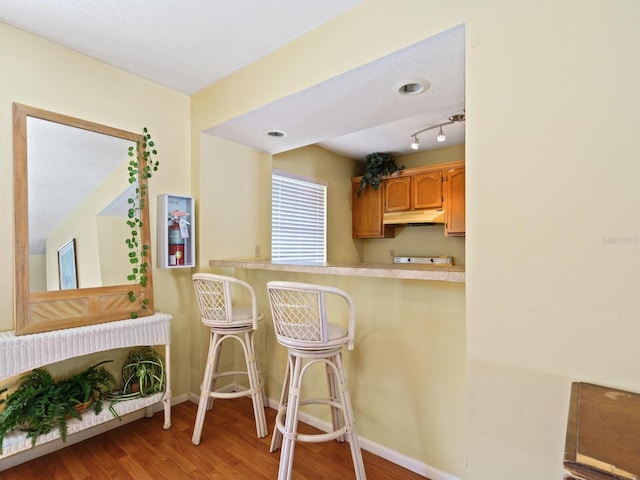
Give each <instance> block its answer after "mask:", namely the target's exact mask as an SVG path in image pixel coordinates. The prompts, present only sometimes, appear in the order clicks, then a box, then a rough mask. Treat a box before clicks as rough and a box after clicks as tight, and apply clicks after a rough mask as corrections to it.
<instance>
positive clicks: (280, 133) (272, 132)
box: [264, 130, 287, 138]
mask: <svg viewBox="0 0 640 480" xmlns="http://www.w3.org/2000/svg"><path fill="white" fill-rule="evenodd" d="M264 133H265V134H266V135H269V136H270V137H274V138H281V137H286V136H287V132H285V131H284V130H267V131H265V132H264Z"/></svg>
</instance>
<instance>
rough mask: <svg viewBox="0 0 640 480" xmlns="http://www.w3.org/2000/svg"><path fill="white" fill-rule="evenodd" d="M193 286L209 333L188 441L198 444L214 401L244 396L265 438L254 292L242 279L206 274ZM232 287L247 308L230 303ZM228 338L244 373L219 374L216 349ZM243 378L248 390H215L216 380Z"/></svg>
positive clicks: (198, 276)
mask: <svg viewBox="0 0 640 480" xmlns="http://www.w3.org/2000/svg"><path fill="white" fill-rule="evenodd" d="M193 286H194V288H195V291H196V297H197V300H198V306H199V308H200V318H201V321H202V323H203V324H204V325H205V326H207V327H209V330H210V342H209V353H208V355H207V363H206V367H205V372H204V378H203V380H202V385H201V387H200V401H199V403H198V412H197V414H196V423H195V427H194V429H193V437H192V439H191V441H192V442H193V443H194V444H195V445H198V444H200V437H201V435H202V427H203V425H204V418H205V414H206V412H207V410H211V408H213V400H214V399H216V398H239V397H243V396H245V395H251V399H252V400H253V413H254V416H255V420H256V431H257V434H258V438H262V437H265V436H267V421H266V417H265V413H264V403H265V395H264V390H263V386H262V378H261V375H260V369H259V367H258V363H257V360H256V354H255V348H254V333H255V331H256V330H257V329H258V323H259V322H260V321H261V320H262V314H261V313H259V312H258V310H257V305H256V294H255V291H254V290H253V288H252V287H251V285H249V284H248V283H246V282H243V281H242V280H239V279H236V278H233V277H226V276H222V275H213V274H209V273H197V274H194V275H193ZM233 286H235V287H236V288H237V289H238V291H239V292H242V291H244V292H246V293H248V295H249V296H250V297H251V302H250V304H249V305H248V306H236V305H234V304H233V303H232V301H231V298H232V287H233ZM229 339H234V340H236V341H237V342H239V344H240V345H241V346H242V349H243V351H244V358H245V361H246V370H238V371H221V369H220V366H219V358H220V349H221V346H222V343H223V342H224V341H225V340H229ZM244 375H246V376H247V377H248V380H249V388H240V389H239V390H237V391H223V389H222V388H220V387H218V389H216V380H218V379H220V378H222V377H234V376H244Z"/></svg>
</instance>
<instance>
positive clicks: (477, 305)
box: [192, 0, 640, 480]
mask: <svg viewBox="0 0 640 480" xmlns="http://www.w3.org/2000/svg"><path fill="white" fill-rule="evenodd" d="M388 7H389V4H388V2H385V1H383V0H370V1H367V2H364V3H363V4H362V5H359V6H357V7H355V8H353V9H352V10H350V11H349V12H347V13H346V14H344V15H342V16H341V17H339V18H337V19H336V20H334V21H332V22H331V23H330V24H328V25H325V26H322V27H320V28H318V29H317V30H316V31H314V32H312V33H310V34H308V35H306V36H304V37H302V38H300V39H299V40H297V41H295V42H293V43H292V44H290V45H287V46H285V47H284V48H282V49H280V50H279V51H277V52H275V53H274V54H272V55H270V56H268V57H266V58H264V59H262V60H260V61H259V62H256V63H255V64H253V65H251V66H249V67H248V68H246V69H244V70H243V71H240V72H238V73H236V74H234V75H231V76H230V77H228V78H227V79H225V80H224V81H222V82H220V83H219V84H217V85H214V86H212V87H211V88H209V89H206V90H205V91H203V92H201V93H200V94H198V95H196V96H194V97H193V103H192V105H193V110H192V115H193V116H192V121H193V129H194V132H199V131H201V130H202V129H204V128H207V127H210V126H212V125H214V124H216V123H218V122H220V121H223V120H226V119H228V118H231V117H234V116H236V115H239V114H242V113H244V112H246V111H249V110H252V109H254V108H257V107H259V106H262V105H265V104H267V103H269V102H271V101H273V100H276V99H278V98H281V97H283V96H286V95H289V94H291V93H294V92H296V91H298V90H300V89H303V88H306V87H309V86H312V85H314V84H316V83H319V82H322V81H324V80H326V79H328V78H331V77H333V76H335V75H337V74H340V73H342V72H344V71H347V70H350V69H352V68H355V67H357V66H359V65H361V64H364V63H366V62H369V61H372V60H375V59H376V58H379V57H381V56H384V55H385V54H388V53H390V52H393V51H395V50H398V49H400V48H403V47H405V46H408V45H410V44H413V43H415V42H417V41H419V40H422V39H424V38H426V37H429V36H431V35H434V34H436V33H438V32H440V31H442V30H445V29H446V28H449V27H451V26H454V25H457V24H460V23H464V24H465V26H466V37H467V39H466V77H467V80H466V86H467V88H466V98H467V101H466V109H467V124H466V130H467V141H466V163H467V204H468V209H467V238H466V267H467V283H466V312H467V315H466V323H467V329H466V346H467V353H466V355H467V357H466V358H467V362H466V370H467V387H466V388H467V407H466V415H467V416H468V420H467V422H468V423H467V428H466V432H467V437H468V444H467V446H466V451H467V458H466V462H467V463H468V467H467V469H466V472H465V473H464V474H463V475H462V476H464V478H470V479H474V480H483V479H487V480H488V479H491V480H495V479H502V478H511V477H512V476H513V475H514V474H516V473H517V474H518V475H519V477H521V478H524V479H532V480H534V479H535V480H538V479H540V478H560V476H561V475H562V466H561V465H562V455H563V448H564V432H565V424H566V413H567V406H568V395H569V389H570V383H571V381H573V380H586V381H592V382H597V383H603V384H608V385H612V386H617V387H622V388H628V389H632V390H636V391H639V390H640V382H639V381H638V378H639V376H638V372H637V366H636V364H637V362H636V361H635V357H634V353H633V352H634V351H635V343H634V342H635V338H636V337H637V336H638V334H640V327H639V325H640V324H639V323H638V322H637V321H636V320H637V319H636V317H637V314H638V310H639V305H638V300H637V298H638V296H637V295H636V294H635V290H636V289H637V284H638V281H637V275H636V272H638V271H640V268H639V267H640V265H638V263H639V262H640V255H638V254H637V251H638V245H640V241H638V235H639V233H638V232H639V230H640V217H638V215H632V214H629V212H630V211H631V212H632V211H633V207H635V206H638V205H639V204H640V199H639V195H640V194H639V193H638V192H639V191H640V190H638V188H637V181H636V179H637V177H638V173H640V172H639V171H638V170H639V169H640V167H638V164H637V162H635V158H636V157H637V155H636V152H635V150H636V148H635V143H634V142H633V141H632V139H633V138H634V133H635V132H634V128H635V124H636V122H635V111H637V109H638V106H639V105H638V104H639V103H640V100H639V96H638V94H637V88H636V87H635V83H636V79H637V77H638V74H640V65H639V64H638V60H637V59H638V56H637V55H636V54H635V46H636V45H638V44H640V31H639V30H638V29H637V28H636V26H637V23H638V20H639V19H640V4H638V3H637V2H636V1H635V0H614V1H612V2H605V1H595V2H588V3H585V2H582V1H579V0H564V1H562V2H556V1H542V2H531V1H528V2H511V1H507V0H484V1H480V2H478V1H476V0H458V1H455V2H448V3H438V4H436V3H435V2H425V1H423V0H405V1H398V2H394V7H393V8H392V9H390V8H388ZM380 32H385V34H384V35H381V34H380ZM255 78H260V88H259V89H255V88H249V87H251V86H253V85H255ZM613 119H615V120H613ZM612 121H613V122H614V123H613V124H610V123H608V122H612ZM607 125H611V127H610V128H607ZM607 132H614V135H615V137H614V138H613V139H612V137H611V135H605V133H607ZM197 148H199V147H197V146H195V145H194V150H195V149H197ZM193 159H194V161H195V163H197V162H198V156H197V155H196V156H194V157H193ZM430 408H432V407H431V405H429V404H428V403H427V404H425V405H423V411H425V412H429V411H430ZM460 415H462V416H464V415H465V412H463V411H460ZM454 463H455V462H452V463H451V465H452V468H448V466H449V465H448V464H447V465H444V466H443V467H442V468H443V469H444V470H448V471H453V470H454V469H455V470H456V471H457V468H456V467H455V466H453V464H454ZM454 473H455V472H454Z"/></svg>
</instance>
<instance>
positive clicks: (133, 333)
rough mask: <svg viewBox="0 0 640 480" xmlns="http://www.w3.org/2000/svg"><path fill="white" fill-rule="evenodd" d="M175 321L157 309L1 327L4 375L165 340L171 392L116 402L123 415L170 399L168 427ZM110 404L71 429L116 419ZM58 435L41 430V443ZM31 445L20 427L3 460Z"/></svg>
mask: <svg viewBox="0 0 640 480" xmlns="http://www.w3.org/2000/svg"><path fill="white" fill-rule="evenodd" d="M170 321H171V316H170V315H167V314H164V313H155V314H154V315H150V316H147V317H142V318H137V319H128V320H120V321H115V322H108V323H101V324H98V325H89V326H86V327H77V328H68V329H64V330H55V331H52V332H44V333H35V334H31V335H21V336H16V335H15V334H14V332H11V331H9V332H0V381H1V380H3V379H6V378H8V377H11V376H14V375H18V374H21V373H24V372H28V371H30V370H32V369H34V368H38V367H42V366H44V365H48V364H51V363H55V362H59V361H61V360H66V359H69V358H73V357H79V356H82V355H87V354H90V353H95V352H102V351H105V350H112V349H116V348H125V347H136V346H145V345H164V348H165V352H164V358H165V366H166V368H165V370H166V383H167V386H166V390H165V392H164V393H157V394H155V395H151V396H149V397H141V398H137V399H134V400H128V401H124V402H119V403H116V404H115V405H114V408H115V410H116V412H118V414H119V415H120V416H122V415H125V414H128V413H131V412H135V411H137V410H140V409H142V408H147V416H150V415H151V414H152V411H151V406H152V405H154V404H156V403H158V402H162V403H163V404H164V428H165V429H167V428H169V427H171V387H170V385H171V383H170V371H171V368H170V367H171V356H170V350H169V346H170V343H171V326H170ZM105 407H106V408H104V409H103V410H102V412H101V413H100V414H99V415H94V414H93V412H92V411H90V412H88V413H87V414H85V415H83V417H82V420H77V419H71V420H69V423H68V434H69V435H71V434H73V433H76V432H79V431H81V430H84V429H87V428H90V427H94V426H96V425H99V424H101V423H104V422H107V421H110V420H116V419H115V418H114V417H113V415H112V413H111V412H110V411H109V408H108V404H107V405H105ZM116 421H117V420H116ZM58 438H60V432H58V431H57V430H56V431H52V432H50V433H48V434H46V435H41V436H39V437H38V439H37V441H36V445H41V444H44V443H47V442H51V441H53V440H56V439H58ZM31 446H32V443H31V439H27V438H26V434H24V433H22V432H17V431H16V432H12V433H9V434H7V435H6V436H5V438H4V442H3V452H2V455H0V460H2V459H3V458H6V457H8V456H9V455H14V454H16V453H19V452H22V451H24V450H28V449H30V448H31ZM0 470H1V469H0Z"/></svg>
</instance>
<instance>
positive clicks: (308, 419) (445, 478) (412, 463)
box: [189, 385, 461, 480]
mask: <svg viewBox="0 0 640 480" xmlns="http://www.w3.org/2000/svg"><path fill="white" fill-rule="evenodd" d="M237 388H238V387H237V386H235V385H229V386H227V387H226V388H224V389H221V390H226V391H230V392H232V391H234V390H236V389H237ZM199 399H200V396H199V395H198V394H196V393H193V392H192V393H190V394H189V400H190V401H191V402H193V403H196V404H197V403H198V401H199ZM268 401H269V407H270V408H273V409H274V410H277V409H278V404H279V402H280V400H274V399H272V398H269V399H268ZM300 421H302V422H304V423H306V424H308V425H311V426H312V427H316V428H318V429H320V430H322V431H325V432H328V431H329V430H331V428H332V426H331V424H330V423H329V422H325V421H322V420H319V419H317V418H316V417H313V416H311V415H309V414H307V413H305V412H300ZM359 440H360V447H361V448H362V449H363V450H366V451H368V452H371V453H373V454H374V455H377V456H379V457H382V458H384V459H385V460H388V461H389V462H391V463H395V464H396V465H400V466H401V467H403V468H406V469H407V470H409V471H411V472H414V473H417V474H418V475H422V476H423V477H427V478H430V479H431V480H461V479H460V478H459V477H456V476H455V475H452V474H450V473H447V472H443V471H442V470H438V469H437V468H435V467H432V466H430V465H427V464H426V463H424V462H420V461H418V460H416V459H415V458H411V457H408V456H406V455H403V454H401V453H398V452H396V451H394V450H391V449H390V448H388V447H385V446H384V445H380V444H379V443H376V442H372V441H371V440H368V439H366V438H363V437H362V436H359Z"/></svg>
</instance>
